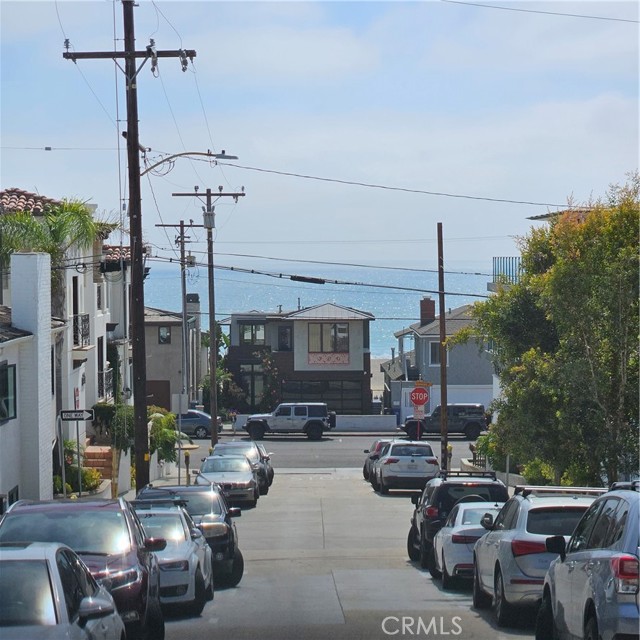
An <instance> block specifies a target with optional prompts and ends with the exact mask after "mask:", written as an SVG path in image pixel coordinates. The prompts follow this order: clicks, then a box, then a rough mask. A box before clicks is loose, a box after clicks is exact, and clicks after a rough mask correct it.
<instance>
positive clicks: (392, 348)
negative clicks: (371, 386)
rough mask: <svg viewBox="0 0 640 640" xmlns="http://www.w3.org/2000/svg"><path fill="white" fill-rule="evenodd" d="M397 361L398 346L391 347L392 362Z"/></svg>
mask: <svg viewBox="0 0 640 640" xmlns="http://www.w3.org/2000/svg"><path fill="white" fill-rule="evenodd" d="M395 361H396V348H395V347H391V362H395Z"/></svg>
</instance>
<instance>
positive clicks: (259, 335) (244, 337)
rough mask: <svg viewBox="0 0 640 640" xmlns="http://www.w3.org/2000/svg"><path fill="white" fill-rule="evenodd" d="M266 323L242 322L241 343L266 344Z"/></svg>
mask: <svg viewBox="0 0 640 640" xmlns="http://www.w3.org/2000/svg"><path fill="white" fill-rule="evenodd" d="M264 343H265V342H264V324H245V323H240V344H253V345H264Z"/></svg>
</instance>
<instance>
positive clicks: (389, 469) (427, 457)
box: [372, 440, 440, 493]
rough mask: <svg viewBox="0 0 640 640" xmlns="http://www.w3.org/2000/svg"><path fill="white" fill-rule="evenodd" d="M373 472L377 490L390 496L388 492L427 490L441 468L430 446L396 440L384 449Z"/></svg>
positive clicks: (426, 443)
mask: <svg viewBox="0 0 640 640" xmlns="http://www.w3.org/2000/svg"><path fill="white" fill-rule="evenodd" d="M372 470H373V472H374V473H375V474H376V478H375V482H374V483H372V484H373V485H374V488H375V489H377V490H378V491H379V492H380V493H388V491H389V489H424V486H425V485H426V484H427V482H428V481H429V480H431V478H433V477H435V476H437V475H438V473H439V472H440V465H439V463H438V458H436V456H435V454H434V453H433V449H432V448H431V445H430V444H429V443H428V442H424V441H418V440H416V441H413V440H396V441H392V442H390V443H388V444H386V445H385V446H384V447H383V449H382V451H381V453H380V458H379V459H378V460H377V461H376V463H375V466H374V467H373V468H372Z"/></svg>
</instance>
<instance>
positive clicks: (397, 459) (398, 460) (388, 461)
mask: <svg viewBox="0 0 640 640" xmlns="http://www.w3.org/2000/svg"><path fill="white" fill-rule="evenodd" d="M395 462H400V458H387V459H386V460H385V461H384V462H383V463H382V464H394V463H395Z"/></svg>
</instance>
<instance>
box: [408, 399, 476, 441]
mask: <svg viewBox="0 0 640 640" xmlns="http://www.w3.org/2000/svg"><path fill="white" fill-rule="evenodd" d="M441 411H442V407H441V406H440V405H438V406H437V407H436V408H435V409H434V410H433V412H432V413H431V414H429V415H427V416H425V417H424V418H421V419H417V418H414V417H413V416H409V417H408V418H407V419H406V420H405V422H404V424H403V425H402V427H400V428H401V429H402V430H403V431H404V432H405V433H406V434H407V436H408V437H409V438H410V439H411V440H420V438H421V437H422V435H423V434H429V433H440V413H441ZM486 428H487V418H486V413H485V409H484V405H481V404H448V405H447V433H448V434H449V435H452V434H460V435H463V436H464V437H465V438H466V439H467V440H476V439H477V438H478V436H479V435H480V433H481V432H482V431H484V430H485V429H486Z"/></svg>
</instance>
